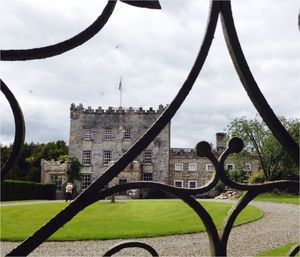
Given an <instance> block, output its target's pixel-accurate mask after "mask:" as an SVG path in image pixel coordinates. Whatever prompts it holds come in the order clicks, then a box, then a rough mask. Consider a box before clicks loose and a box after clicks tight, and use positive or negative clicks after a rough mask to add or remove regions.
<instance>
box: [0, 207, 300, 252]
mask: <svg viewBox="0 0 300 257" xmlns="http://www.w3.org/2000/svg"><path fill="white" fill-rule="evenodd" d="M253 205H255V206H257V207H259V208H261V209H262V210H263V211H264V212H265V216H264V218H262V219H260V220H257V221H254V222H250V223H248V224H244V225H242V226H239V227H236V228H234V229H233V230H232V231H231V235H230V238H229V242H228V256H254V255H255V254H257V253H259V252H261V251H264V250H267V249H270V248H273V247H277V246H280V245H283V244H286V243H288V242H291V241H299V206H297V205H290V204H278V203H267V202H253ZM87 229H88V228H87ZM122 241H124V240H107V241H80V242H78V241H76V242H46V243H43V244H42V245H41V246H40V247H38V248H37V249H36V250H34V251H33V252H32V253H31V254H30V255H29V256H102V255H103V254H104V253H105V252H106V251H107V250H108V249H110V248H111V247H112V246H113V245H115V244H117V243H119V242H122ZM137 241H140V242H145V243H147V244H149V245H151V246H152V247H153V248H154V249H155V250H156V251H157V252H158V254H159V256H180V257H184V256H209V255H210V252H209V242H208V237H207V234H206V233H197V234H190V235H181V236H166V237H156V238H143V239H137ZM16 245H18V243H13V242H1V256H4V255H5V254H6V253H8V252H9V251H10V250H11V249H12V248H13V247H14V246H16ZM114 256H150V255H149V254H148V253H146V252H145V251H144V250H140V249H124V250H122V251H121V252H119V253H118V254H116V255H114Z"/></svg>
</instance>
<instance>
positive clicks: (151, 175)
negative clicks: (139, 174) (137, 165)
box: [143, 173, 153, 181]
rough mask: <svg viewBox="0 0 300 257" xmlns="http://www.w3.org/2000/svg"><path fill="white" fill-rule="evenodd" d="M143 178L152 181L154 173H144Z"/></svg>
mask: <svg viewBox="0 0 300 257" xmlns="http://www.w3.org/2000/svg"><path fill="white" fill-rule="evenodd" d="M143 180H144V181H152V180H153V174H152V173H143Z"/></svg>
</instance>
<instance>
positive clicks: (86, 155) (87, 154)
mask: <svg viewBox="0 0 300 257" xmlns="http://www.w3.org/2000/svg"><path fill="white" fill-rule="evenodd" d="M91 156H92V152H91V151H83V152H82V164H83V165H84V166H90V165H91Z"/></svg>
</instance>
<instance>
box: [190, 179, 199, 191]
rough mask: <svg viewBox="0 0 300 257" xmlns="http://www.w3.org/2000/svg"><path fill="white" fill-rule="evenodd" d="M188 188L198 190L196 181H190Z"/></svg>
mask: <svg viewBox="0 0 300 257" xmlns="http://www.w3.org/2000/svg"><path fill="white" fill-rule="evenodd" d="M188 187H189V188H191V189H192V188H197V181H196V180H189V181H188Z"/></svg>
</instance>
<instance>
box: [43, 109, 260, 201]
mask: <svg viewBox="0 0 300 257" xmlns="http://www.w3.org/2000/svg"><path fill="white" fill-rule="evenodd" d="M164 108H165V107H164V106H162V105H160V106H159V108H158V109H157V110H154V109H153V108H149V109H148V110H144V109H142V108H138V109H136V108H128V109H124V108H122V107H120V108H113V107H109V108H108V109H106V110H104V109H102V108H101V107H99V108H98V109H96V110H94V109H92V108H91V107H88V108H84V107H83V106H82V105H81V104H79V105H78V106H75V105H74V104H72V105H71V109H70V141H69V157H75V158H77V159H78V160H79V161H80V162H81V164H82V169H81V173H82V182H81V184H80V185H78V186H77V188H78V189H79V191H81V190H84V189H85V188H87V187H88V186H89V185H90V184H91V182H92V181H94V180H95V179H96V178H98V177H99V176H100V175H102V174H103V173H104V172H105V171H106V170H107V168H108V167H109V166H110V165H111V164H113V163H114V162H115V161H117V160H118V159H119V158H120V157H121V156H122V155H123V154H124V153H125V152H126V151H127V150H128V149H129V148H130V147H131V146H132V145H133V144H134V143H135V142H136V141H137V140H138V139H139V138H141V137H142V136H143V135H144V133H145V132H146V131H147V129H148V128H149V127H150V126H151V125H152V124H153V123H154V122H155V120H157V119H158V117H159V116H160V115H161V113H162V112H163V111H164ZM170 133H171V131H170V124H168V125H167V126H166V127H165V128H164V129H163V130H162V131H161V132H160V134H159V135H158V136H157V137H156V138H155V139H154V141H153V142H152V143H150V145H149V146H148V147H147V148H146V149H145V150H144V151H143V152H142V153H141V154H140V155H139V156H138V157H137V158H136V159H135V160H134V161H133V162H132V163H130V164H129V165H128V166H127V167H126V168H125V169H124V170H123V171H122V172H121V173H120V174H119V175H118V176H117V177H115V178H114V179H113V180H112V181H111V182H110V185H109V186H112V185H117V184H122V183H129V182H135V181H157V182H161V183H165V184H169V185H172V186H175V187H184V188H197V187H201V186H204V185H205V184H207V183H208V182H209V180H210V179H211V178H212V175H213V172H214V167H213V165H212V164H211V162H210V161H209V160H208V159H207V158H203V157H199V156H197V155H196V152H195V150H194V149H193V148H171V147H170ZM225 147H226V134H224V133H217V134H216V148H215V149H214V150H213V151H214V154H215V156H216V157H218V156H219V155H220V154H221V153H222V152H223V151H224V150H225ZM51 165H52V166H53V167H52V166H51ZM60 165H62V164H60V163H59V162H54V161H51V162H49V163H48V162H47V161H42V182H51V181H52V182H53V183H55V184H58V183H64V182H65V178H64V177H63V176H62V174H63V173H64V172H65V171H66V169H67V167H66V165H65V166H60ZM242 165H243V169H244V170H245V171H247V172H248V173H249V174H250V173H252V172H255V171H257V170H258V168H259V161H258V159H257V158H254V157H253V156H251V158H247V160H246V161H245V162H244V163H243V164H242ZM239 166H241V164H239ZM51 167H52V168H51ZM55 167H56V168H55ZM58 167H61V168H60V169H58ZM225 168H226V169H227V170H232V171H233V170H235V169H237V168H238V165H237V163H236V160H230V159H228V160H227V161H226V163H225ZM239 168H241V167H239ZM63 169H65V170H64V171H63ZM56 171H57V172H56ZM55 172H56V173H55ZM55 174H56V175H55ZM58 188H59V189H60V188H61V186H58ZM128 193H129V192H122V193H121V194H126V195H127V194H128ZM140 193H141V192H140V191H138V192H137V195H138V196H137V197H139V196H141V195H142V194H140Z"/></svg>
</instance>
